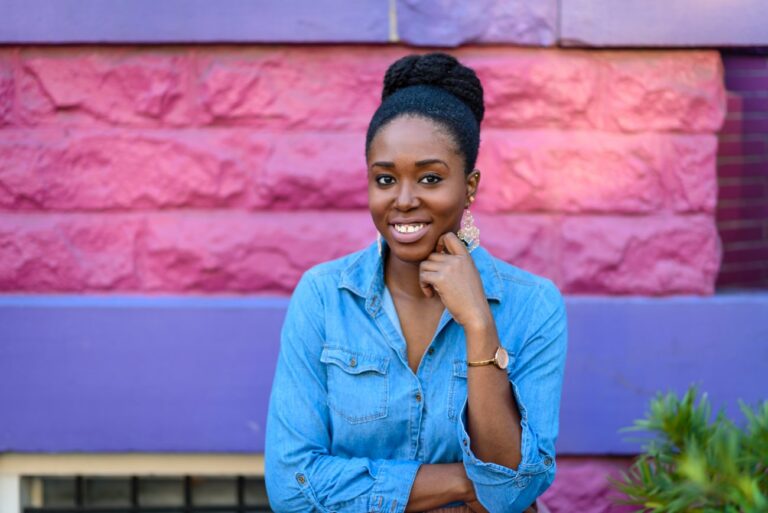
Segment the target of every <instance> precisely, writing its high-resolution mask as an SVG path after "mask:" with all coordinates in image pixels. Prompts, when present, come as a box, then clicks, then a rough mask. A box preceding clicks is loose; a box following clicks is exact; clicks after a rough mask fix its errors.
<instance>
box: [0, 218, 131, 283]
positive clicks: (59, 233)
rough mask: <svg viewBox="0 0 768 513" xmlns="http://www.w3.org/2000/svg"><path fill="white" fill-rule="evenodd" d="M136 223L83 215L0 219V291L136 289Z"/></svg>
mask: <svg viewBox="0 0 768 513" xmlns="http://www.w3.org/2000/svg"><path fill="white" fill-rule="evenodd" d="M139 228H140V222H139V221H138V220H137V219H136V218H133V217H121V218H119V219H115V218H111V217H108V216H102V217H94V216H91V215H85V214H66V215H40V214H23V215H22V214H0V290H2V291H28V292H84V291H112V290H120V289H135V288H136V287H137V285H138V276H137V270H136V267H135V263H134V259H133V255H134V250H135V242H136V237H137V234H138V231H139Z"/></svg>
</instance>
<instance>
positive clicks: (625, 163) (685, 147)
mask: <svg viewBox="0 0 768 513" xmlns="http://www.w3.org/2000/svg"><path fill="white" fill-rule="evenodd" d="M715 147H716V141H715V139H714V137H712V136H682V135H671V134H670V135H666V136H660V135H655V134H643V135H632V136H628V135H618V134H606V133H600V134H595V133H593V132H568V133H564V132H554V131H552V132H545V131H537V132H518V131H515V132H503V131H486V132H485V134H484V136H483V143H482V148H481V152H480V161H479V163H478V167H479V169H480V170H481V173H482V175H483V176H482V178H481V182H480V191H479V193H478V202H477V206H478V208H479V209H481V210H485V211H489V212H503V211H519V212H523V211H528V212H530V211H547V212H569V213H578V212H613V213H618V212H625V213H650V212H655V211H659V210H663V209H665V208H668V209H672V210H675V211H680V212H698V211H705V212H711V211H712V210H713V209H714V206H715V199H716V187H717V184H716V174H715Z"/></svg>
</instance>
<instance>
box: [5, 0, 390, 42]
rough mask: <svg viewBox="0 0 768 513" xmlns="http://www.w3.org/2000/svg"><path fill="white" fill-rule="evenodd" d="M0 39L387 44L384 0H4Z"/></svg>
mask: <svg viewBox="0 0 768 513" xmlns="http://www.w3.org/2000/svg"><path fill="white" fill-rule="evenodd" d="M0 11H1V12H2V15H0V42H2V43H224V42H231V43H236V42H249V43H278V42H285V43H292V42H297V43H298V42H306V43H310V42H312V43H329V42H366V43H386V42H387V41H388V39H389V8H388V5H387V2H386V1H376V0H356V1H354V2H349V1H346V0H323V1H319V2H314V1H307V0H298V1H297V0H294V1H288V2H252V1H249V0H218V1H217V2H215V3H211V2H209V1H207V0H112V1H109V2H103V1H101V0H3V1H2V2H1V3H0Z"/></svg>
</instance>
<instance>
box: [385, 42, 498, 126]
mask: <svg viewBox="0 0 768 513" xmlns="http://www.w3.org/2000/svg"><path fill="white" fill-rule="evenodd" d="M414 85H432V86H436V87H440V88H442V89H445V90H446V91H448V92H449V93H451V94H453V95H454V96H456V97H458V98H459V99H460V100H461V101H463V102H464V103H465V104H466V105H467V106H468V107H469V109H470V110H471V111H472V113H473V114H474V115H475V119H477V123H478V124H480V122H481V121H482V120H483V116H484V115H485V106H484V105H483V86H482V84H480V79H478V78H477V75H476V74H475V72H474V70H472V69H471V68H468V67H466V66H464V65H463V64H461V63H460V62H459V61H458V60H456V58H455V57H454V56H452V55H448V54H447V53H428V54H424V55H407V56H405V57H403V58H401V59H398V60H397V61H395V62H394V63H392V65H391V66H390V67H389V69H387V72H386V74H385V75H384V89H383V90H382V92H381V99H382V101H383V100H385V99H386V98H387V97H388V96H390V95H392V94H393V93H395V92H396V91H398V90H400V89H403V88H405V87H408V86H414Z"/></svg>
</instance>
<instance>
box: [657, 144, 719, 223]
mask: <svg viewBox="0 0 768 513" xmlns="http://www.w3.org/2000/svg"><path fill="white" fill-rule="evenodd" d="M661 144H662V145H664V147H665V149H664V150H663V160H662V165H663V170H662V173H661V177H662V183H663V184H664V189H665V190H666V191H667V195H668V199H667V202H668V205H669V206H670V208H671V209H672V210H674V211H676V212H708V213H712V212H714V210H715V207H716V204H717V163H716V162H717V138H716V137H715V136H714V135H690V136H681V135H669V136H665V137H663V141H662V142H661Z"/></svg>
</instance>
